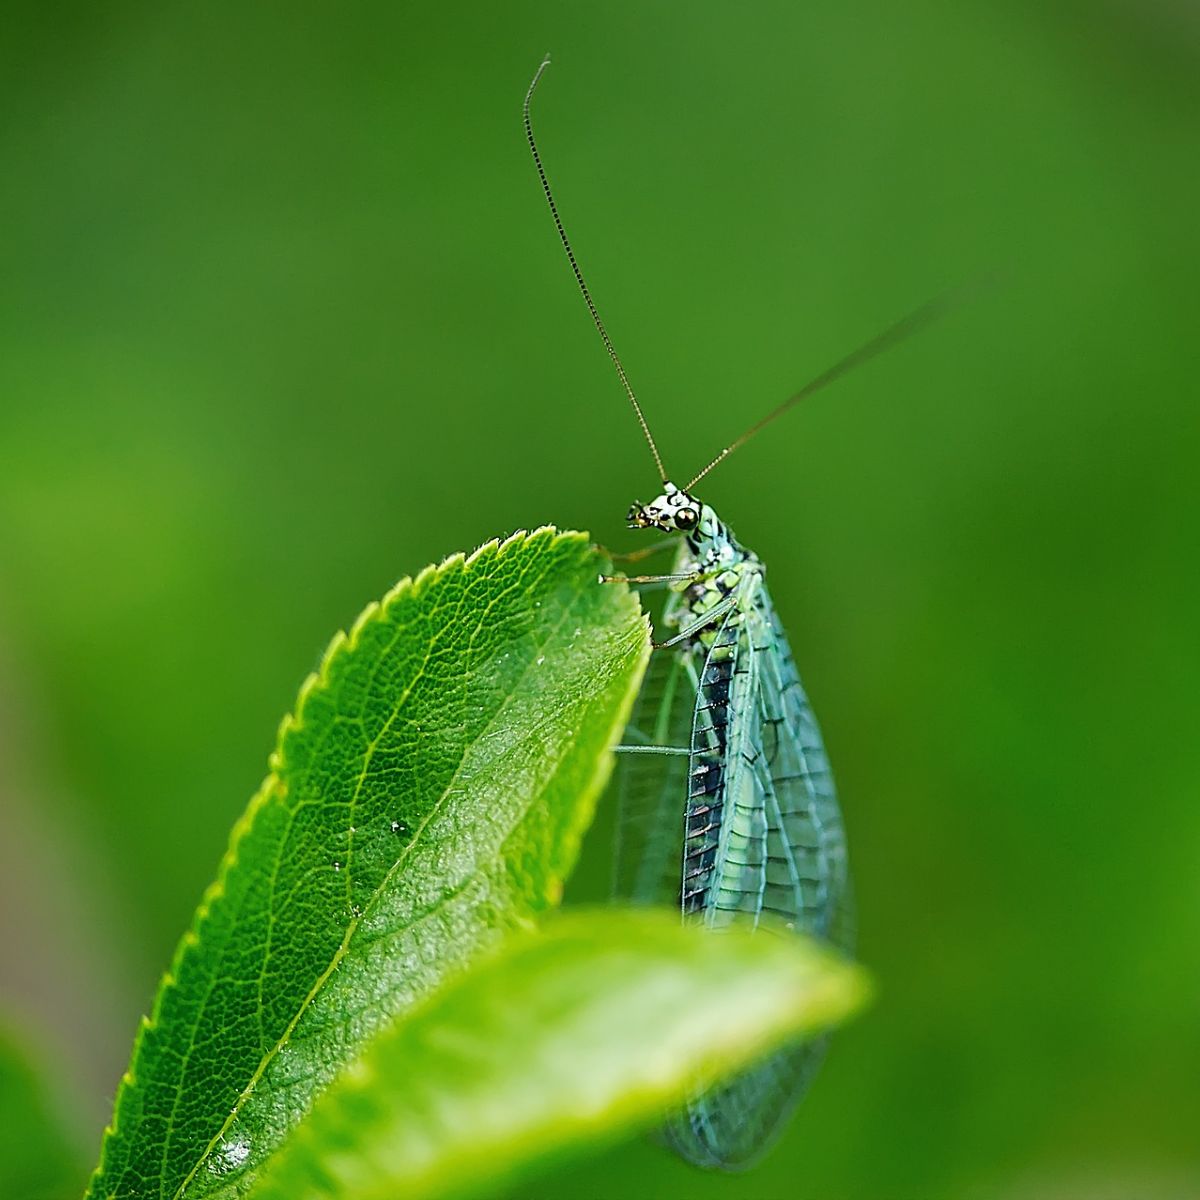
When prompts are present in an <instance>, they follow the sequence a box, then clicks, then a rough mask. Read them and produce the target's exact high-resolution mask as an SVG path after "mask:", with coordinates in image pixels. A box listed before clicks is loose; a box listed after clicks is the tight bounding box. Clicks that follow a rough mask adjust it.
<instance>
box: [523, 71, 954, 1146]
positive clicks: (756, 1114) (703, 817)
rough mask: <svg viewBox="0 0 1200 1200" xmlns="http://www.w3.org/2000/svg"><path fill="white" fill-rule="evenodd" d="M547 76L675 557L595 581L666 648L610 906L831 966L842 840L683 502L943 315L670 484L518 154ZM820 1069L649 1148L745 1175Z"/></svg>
mask: <svg viewBox="0 0 1200 1200" xmlns="http://www.w3.org/2000/svg"><path fill="white" fill-rule="evenodd" d="M549 61H550V60H549V57H547V58H546V59H545V60H544V61H543V62H542V64H541V66H539V67H538V70H537V73H536V74H535V75H534V78H533V81H532V83H531V84H530V85H529V90H528V92H527V93H526V96H525V104H524V122H525V135H526V138H527V139H528V142H529V148H530V150H531V152H532V154H533V160H534V164H535V166H536V167H537V172H538V177H539V179H540V180H541V184H542V188H543V191H544V192H545V196H546V200H547V202H548V203H549V206H550V212H551V215H552V216H553V218H554V224H555V227H556V228H557V230H558V235H559V238H560V239H561V241H562V245H563V248H564V249H565V251H566V254H567V258H568V260H569V262H570V264H571V269H572V271H573V272H574V275H575V280H576V283H577V284H578V285H579V289H580V291H581V292H582V294H583V298H584V301H585V302H586V304H587V307H588V311H589V312H590V314H591V317H592V320H593V322H594V323H595V326H596V329H597V330H598V332H599V334H600V337H601V339H602V340H603V342H604V347H605V349H606V350H607V352H608V355H609V357H610V358H611V359H612V363H613V366H614V367H615V368H616V371H617V375H618V377H619V378H620V381H621V384H622V386H623V388H624V390H625V393H626V395H627V396H628V399H629V402H630V404H631V405H632V406H633V410H634V413H635V414H636V416H637V420H638V423H639V424H640V425H641V429H642V433H643V435H644V436H645V439H646V442H647V443H648V445H649V447H650V452H651V455H652V456H653V458H654V464H655V467H656V468H657V470H658V474H659V478H660V479H661V480H662V492H661V494H660V495H659V496H658V497H657V498H656V499H654V500H652V501H651V502H650V503H648V504H641V503H636V502H635V503H634V504H633V506H632V507H631V508H630V510H629V514H628V521H629V525H630V527H631V528H634V529H650V530H657V531H659V532H661V533H664V534H666V535H668V536H669V537H670V539H671V542H672V544H676V545H677V550H676V557H675V562H674V566H673V568H672V570H671V571H670V572H669V573H667V574H663V575H626V576H621V577H616V576H614V577H605V581H608V580H609V579H616V578H622V579H624V580H626V581H628V582H631V583H635V584H642V585H649V586H653V585H661V586H665V587H667V588H668V599H667V601H666V605H665V608H664V611H663V614H662V617H661V620H660V629H661V628H662V627H665V629H666V631H667V633H668V636H666V637H665V638H664V639H663V640H662V641H659V642H657V643H656V644H655V649H656V651H657V653H656V654H655V655H653V656H652V659H651V665H650V667H649V669H648V671H647V675H646V681H645V684H644V685H643V688H642V691H641V693H640V695H639V697H638V701H637V704H636V706H635V711H634V714H633V717H632V720H631V723H630V727H629V729H628V731H627V734H626V737H627V739H628V740H629V742H630V744H629V745H624V746H620V747H618V750H619V751H621V752H623V755H624V765H623V768H622V775H623V779H622V788H621V796H620V815H619V821H618V848H617V863H616V892H617V894H618V896H620V897H621V898H623V899H626V900H630V901H633V902H635V903H646V904H654V903H671V904H677V905H678V906H679V907H680V909H681V911H682V913H683V915H684V917H685V919H688V920H692V921H696V922H700V923H702V924H703V925H705V926H707V927H708V928H710V929H714V930H715V929H720V928H721V927H722V926H725V925H728V924H729V923H730V922H732V921H733V920H748V921H751V922H753V923H754V924H756V925H757V924H758V923H759V922H760V921H762V920H763V918H764V916H769V917H771V918H773V919H774V923H776V924H780V923H781V924H783V925H785V926H787V927H790V928H793V929H795V930H797V931H800V932H803V933H807V934H812V935H814V936H816V937H819V938H822V939H824V940H826V941H828V942H829V943H831V944H832V945H834V946H836V947H838V948H839V949H841V950H845V951H848V950H850V949H851V947H852V945H853V940H854V933H853V925H854V922H853V917H852V904H851V891H850V879H849V870H848V865H847V856H846V839H845V834H844V831H843V827H842V818H841V813H840V811H839V809H838V803H837V795H836V792H835V790H834V783H833V776H832V774H831V773H830V768H829V762H828V759H827V758H826V754H825V748H824V743H823V742H822V739H821V733H820V730H819V728H818V726H817V722H816V719H815V718H814V716H813V712H812V709H811V708H810V706H809V702H808V699H807V697H806V696H805V694H804V689H803V687H802V686H801V683H800V676H799V673H798V672H797V670H796V665H795V661H794V660H793V657H792V652H791V649H790V647H789V645H788V640H787V636H786V634H785V633H784V631H783V627H782V625H781V624H780V620H779V616H778V614H777V612H776V610H775V606H774V604H773V603H772V600H771V595H770V592H769V591H768V589H767V584H766V572H765V568H764V566H763V563H762V561H761V560H760V559H759V558H758V556H757V555H755V554H754V553H753V551H751V550H748V549H747V548H746V547H744V546H743V545H742V544H741V543H740V542H739V541H738V540H737V539H736V538H735V537H734V535H733V533H732V532H731V531H730V529H729V527H728V526H727V525H726V524H725V523H724V522H723V521H722V520H721V518H720V517H719V516H718V515H717V513H716V512H715V511H714V510H713V508H712V507H711V506H710V505H708V504H705V503H704V502H703V501H702V500H700V499H699V498H698V497H697V496H696V495H695V493H694V491H693V489H694V488H695V486H696V485H697V484H698V483H699V482H700V481H701V480H702V479H704V477H705V476H706V475H708V473H709V472H710V471H712V470H713V468H714V467H716V466H717V465H718V464H719V463H721V462H723V461H724V460H725V459H726V458H728V457H729V455H730V454H732V453H733V452H734V451H736V450H737V449H739V448H740V447H741V446H742V445H744V444H745V443H746V442H747V441H749V439H750V438H752V437H753V436H754V435H755V434H757V433H758V432H759V431H760V430H761V429H763V428H764V427H765V426H766V425H768V424H770V423H771V422H772V421H774V420H775V419H776V418H778V417H779V416H781V415H782V414H783V413H784V412H786V411H787V410H788V409H790V408H791V407H792V406H793V405H795V404H797V403H798V402H799V401H800V400H802V399H804V398H805V397H806V396H810V395H812V393H814V392H816V391H818V390H820V389H821V388H823V387H826V386H827V385H828V384H830V383H832V382H833V381H834V380H835V379H837V378H839V377H840V376H842V375H844V374H845V373H846V372H847V371H849V370H851V369H852V368H853V367H855V366H857V365H858V364H860V363H862V362H865V361H867V360H868V359H870V358H872V357H874V356H875V355H877V354H879V353H881V352H882V351H884V350H886V349H888V348H889V347H891V346H893V345H895V344H896V343H898V342H899V341H901V340H902V339H904V338H906V337H908V336H910V335H911V334H912V333H914V332H915V331H916V330H917V329H918V328H920V327H922V326H923V325H925V324H926V323H928V322H929V321H930V320H932V319H933V318H934V317H935V316H936V315H938V313H939V312H940V311H941V310H942V309H943V308H944V307H945V303H946V302H945V300H944V299H941V300H937V301H934V302H932V303H930V304H928V305H926V306H924V308H922V309H918V310H917V311H916V312H914V313H913V314H911V315H910V316H908V317H906V318H904V319H903V320H902V321H899V322H897V323H896V324H895V325H893V326H891V327H890V328H889V329H887V330H885V331H884V332H883V333H881V334H880V335H878V336H877V337H876V338H874V339H872V340H871V341H870V342H867V343H866V344H865V345H863V346H862V347H860V348H859V349H858V350H856V351H854V352H853V353H852V354H850V355H848V356H847V357H846V358H844V359H842V360H841V361H840V362H838V363H837V364H835V365H834V366H833V367H831V368H830V369H829V370H827V371H825V372H824V373H823V374H822V375H819V376H817V377H816V378H815V379H813V380H812V381H811V382H810V383H808V384H807V385H806V386H805V387H804V388H802V389H801V390H800V391H799V392H797V393H796V394H795V395H794V396H791V397H790V398H789V399H787V400H785V401H784V402H783V403H782V404H781V405H779V406H778V407H777V408H776V409H774V410H773V411H772V412H770V413H768V414H767V416H766V417H764V418H763V419H762V420H760V421H759V422H758V423H757V424H755V425H753V426H751V427H750V428H749V429H748V430H747V431H746V432H745V433H743V434H742V435H741V436H740V437H739V438H737V439H736V440H734V441H733V442H731V443H730V444H729V445H727V446H726V447H725V448H724V449H723V450H721V452H720V453H719V454H717V455H716V457H715V458H713V459H712V460H711V461H710V462H709V463H708V465H707V466H706V467H704V469H703V470H702V471H700V472H699V473H698V474H697V475H696V476H695V477H694V478H692V479H691V480H690V482H688V483H687V484H686V485H684V486H682V487H681V486H677V485H676V484H674V483H672V482H670V481H669V480H668V478H667V473H666V471H665V470H664V468H663V463H662V458H661V456H660V455H659V452H658V447H657V445H656V444H655V441H654V437H653V435H652V434H651V432H650V427H649V425H648V424H647V421H646V417H645V415H644V413H643V411H642V407H641V404H640V403H639V401H638V399H637V396H636V395H635V394H634V391H633V388H632V387H631V385H630V383H629V379H628V377H627V375H626V373H625V369H624V367H623V366H622V364H621V360H620V359H619V358H618V357H617V353H616V350H615V349H614V348H613V344H612V342H611V340H610V339H609V336H608V332H607V331H606V329H605V327H604V323H603V322H602V321H601V319H600V315H599V313H598V311H597V309H596V305H595V303H594V302H593V300H592V296H591V292H590V291H589V290H588V287H587V284H586V283H585V282H584V278H583V273H582V271H581V270H580V267H579V263H578V261H577V259H576V257H575V253H574V251H573V250H572V248H571V243H570V242H569V241H568V239H567V234H566V230H565V229H564V227H563V223H562V219H561V217H560V216H559V211H558V206H557V204H556V202H555V199H554V196H553V194H552V192H551V190H550V183H549V180H548V178H547V176H546V172H545V169H544V167H543V165H542V159H541V155H540V154H539V152H538V147H537V143H536V141H535V140H534V136H533V126H532V123H531V120H530V115H529V110H530V102H531V101H532V99H533V94H534V91H535V90H536V88H537V85H538V83H539V81H540V80H541V77H542V74H543V72H544V71H545V70H546V67H547V66H548V65H549ZM627 557H630V558H633V557H640V555H631V556H627ZM730 1019H731V1020H736V1019H737V1014H730ZM824 1051H825V1039H823V1038H818V1039H814V1040H809V1041H805V1042H801V1043H798V1044H796V1045H793V1046H790V1047H787V1048H785V1049H783V1050H782V1051H780V1052H777V1053H776V1054H774V1055H773V1056H772V1057H770V1058H769V1059H767V1060H765V1061H763V1062H761V1063H760V1064H759V1065H758V1066H756V1067H754V1068H753V1069H751V1070H750V1071H748V1072H745V1073H743V1074H741V1075H738V1076H736V1077H735V1078H733V1079H731V1080H727V1081H726V1082H724V1083H722V1084H720V1085H718V1086H717V1087H715V1088H713V1089H711V1090H709V1091H707V1092H705V1093H703V1094H697V1095H695V1096H693V1097H692V1098H691V1099H690V1100H689V1101H688V1102H687V1103H686V1104H685V1105H684V1107H683V1109H682V1110H681V1111H679V1112H677V1113H674V1114H672V1115H671V1116H669V1117H668V1119H667V1122H666V1125H665V1127H664V1130H663V1135H664V1138H665V1140H666V1141H667V1143H668V1144H669V1145H670V1146H671V1147H672V1148H673V1149H674V1150H675V1151H676V1152H677V1153H679V1154H680V1155H681V1156H682V1157H683V1158H685V1159H687V1160H688V1161H690V1162H692V1163H695V1164H697V1165H699V1166H702V1167H710V1168H720V1169H725V1170H733V1169H737V1168H740V1167H743V1166H746V1165H748V1164H749V1163H750V1162H751V1161H752V1160H753V1159H754V1158H756V1157H757V1156H758V1155H759V1154H760V1153H761V1152H762V1151H763V1150H764V1149H765V1148H766V1146H767V1145H768V1144H769V1143H770V1142H771V1140H772V1139H773V1137H774V1136H775V1134H776V1133H777V1132H778V1130H779V1129H780V1127H781V1126H782V1125H783V1123H784V1122H785V1121H786V1119H787V1117H788V1115H789V1114H790V1113H791V1111H792V1109H793V1108H794V1107H795V1106H796V1104H797V1103H798V1102H799V1101H800V1099H801V1097H802V1096H803V1094H804V1092H805V1091H806V1089H807V1087H808V1084H809V1082H810V1081H811V1079H812V1077H813V1074H814V1073H815V1071H816V1069H817V1067H818V1066H819V1064H820V1061H821V1059H822V1057H823V1055H824Z"/></svg>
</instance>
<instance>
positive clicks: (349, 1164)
mask: <svg viewBox="0 0 1200 1200" xmlns="http://www.w3.org/2000/svg"><path fill="white" fill-rule="evenodd" d="M865 996H866V980H865V975H864V973H863V972H862V971H861V970H860V969H859V968H858V967H855V966H853V965H852V964H850V963H848V962H846V961H845V960H843V959H840V958H836V957H834V956H833V955H832V954H830V953H829V952H828V951H825V950H822V949H820V948H819V947H818V946H817V944H816V943H815V942H812V941H809V940H807V939H804V938H799V937H796V936H794V935H792V934H783V935H780V936H771V935H769V934H765V933H761V932H760V933H751V932H750V931H748V930H746V929H732V930H730V931H729V932H727V933H721V934H718V935H713V934H710V933H708V932H707V931H702V930H698V929H696V928H694V927H685V926H683V925H681V924H680V921H679V917H678V915H677V914H673V913H672V914H667V913H661V912H649V911H641V912H630V911H615V912H614V911H606V912H597V913H581V914H573V915H570V916H562V917H559V918H556V919H554V920H553V921H551V922H550V923H549V925H548V927H547V928H546V930H545V932H543V933H540V934H532V935H530V934H525V935H522V936H518V937H517V938H515V939H514V940H513V941H512V942H511V943H510V944H509V945H508V946H506V947H505V948H504V949H503V950H502V951H501V952H500V953H499V954H498V955H497V956H496V957H494V958H493V959H492V960H490V961H488V962H486V963H483V964H481V965H480V966H477V967H476V968H475V969H474V970H472V971H470V972H468V973H467V974H466V975H465V976H463V977H462V978H460V979H458V980H456V981H453V982H451V983H450V984H448V985H447V987H446V988H445V989H444V990H442V991H441V992H439V993H437V994H436V995H435V996H434V997H432V998H431V999H430V1001H429V1002H428V1003H427V1004H425V1005H423V1006H422V1007H421V1008H420V1009H419V1010H417V1011H415V1012H412V1013H410V1014H409V1015H408V1016H407V1017H406V1018H404V1019H402V1020H401V1021H400V1022H399V1023H397V1024H396V1025H394V1026H392V1027H391V1028H390V1029H387V1030H385V1031H384V1032H382V1033H381V1034H380V1035H379V1036H378V1037H377V1038H376V1039H375V1040H374V1041H373V1042H372V1043H371V1045H370V1046H369V1047H368V1049H367V1051H366V1053H365V1055H364V1056H363V1058H362V1059H360V1060H359V1061H358V1062H356V1063H355V1064H354V1065H353V1066H351V1067H350V1068H349V1069H348V1070H347V1071H346V1072H344V1073H343V1074H342V1076H341V1077H340V1078H339V1079H338V1080H337V1081H336V1082H335V1083H334V1084H333V1085H332V1086H331V1087H330V1088H329V1089H328V1090H327V1091H326V1092H325V1094H324V1095H323V1096H322V1097H321V1098H320V1099H319V1100H318V1101H317V1104H316V1107H315V1108H314V1109H313V1111H312V1113H311V1114H310V1115H309V1117H308V1118H307V1119H306V1120H305V1121H304V1122H303V1123H302V1124H301V1125H300V1126H298V1127H297V1128H296V1130H295V1131H294V1132H293V1134H292V1135H291V1136H290V1137H289V1138H288V1140H287V1141H286V1142H285V1143H284V1145H283V1147H282V1149H281V1150H280V1151H279V1153H278V1154H277V1155H276V1157H275V1158H274V1159H272V1160H271V1161H270V1162H269V1163H268V1164H267V1166H266V1168H265V1170H264V1173H263V1175H262V1176H261V1177H260V1179H259V1181H258V1182H257V1183H256V1185H255V1186H254V1187H253V1188H252V1189H251V1193H250V1195H251V1198H252V1200H394V1198H395V1197H398V1196H403V1197H405V1200H413V1198H418V1197H419V1198H425V1200H428V1198H431V1197H438V1196H444V1195H447V1194H458V1193H460V1192H462V1191H463V1190H470V1191H472V1192H477V1191H479V1190H492V1189H494V1188H496V1187H499V1186H501V1185H502V1184H503V1182H504V1180H505V1177H506V1176H507V1175H508V1174H510V1173H511V1172H512V1171H513V1170H515V1169H517V1168H519V1167H520V1166H522V1165H524V1164H526V1163H529V1162H531V1161H533V1160H534V1159H536V1158H538V1157H541V1156H543V1155H547V1154H551V1153H561V1152H562V1151H564V1150H566V1149H569V1148H571V1147H579V1146H581V1145H586V1144H588V1143H590V1142H595V1141H596V1140H598V1139H602V1138H604V1137H612V1136H614V1135H615V1134H616V1133H619V1132H620V1131H622V1130H625V1129H627V1128H629V1127H631V1126H636V1125H638V1124H639V1123H650V1122H653V1121H655V1120H657V1119H659V1118H661V1116H662V1113H663V1111H664V1110H665V1109H666V1108H667V1107H668V1106H670V1105H673V1104H674V1103H676V1102H678V1101H679V1100H681V1099H682V1098H683V1097H684V1096H685V1094H687V1093H688V1092H689V1091H690V1090H691V1089H693V1088H695V1087H696V1086H698V1085H705V1084H708V1083H711V1082H713V1081H714V1080H715V1079H716V1078H718V1077H719V1076H720V1075H721V1074H724V1073H727V1072H729V1071H731V1070H734V1069H736V1068H737V1067H740V1066H744V1065H745V1064H747V1063H748V1062H750V1061H751V1060H752V1059H754V1058H755V1057H757V1056H758V1055H761V1054H763V1053H764V1052H766V1051H768V1050H770V1049H772V1048H774V1047H775V1046H776V1045H777V1044H778V1043H779V1042H780V1041H782V1040H783V1039H785V1038H787V1037H791V1036H796V1035H802V1034H805V1033H810V1032H814V1031H816V1030H818V1029H824V1028H827V1027H829V1026H830V1025H832V1024H834V1023H836V1022H837V1021H840V1020H842V1019H843V1018H845V1017H846V1016H848V1015H849V1014H850V1013H851V1012H853V1011H854V1010H855V1009H856V1008H857V1007H858V1006H859V1005H860V1004H861V1003H862V1002H863V1000H864V999H865Z"/></svg>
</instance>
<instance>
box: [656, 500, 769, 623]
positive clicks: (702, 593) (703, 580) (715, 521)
mask: <svg viewBox="0 0 1200 1200" xmlns="http://www.w3.org/2000/svg"><path fill="white" fill-rule="evenodd" d="M677 569H678V571H679V573H680V574H688V575H697V576H699V578H697V579H695V580H694V581H692V582H689V583H686V584H682V585H681V586H680V589H679V591H680V596H679V603H678V605H675V606H672V607H673V608H674V609H675V612H674V614H673V620H672V623H673V624H678V625H681V626H687V625H690V624H693V623H695V622H696V621H697V620H699V619H700V618H701V617H703V616H704V615H705V614H707V613H709V612H711V611H712V610H713V609H714V608H716V607H717V606H718V605H720V604H723V603H724V602H725V601H727V600H728V599H729V598H730V597H731V596H733V595H734V594H735V593H736V592H738V591H739V590H740V589H742V588H743V587H744V585H745V583H746V581H747V579H748V577H750V576H751V575H761V574H762V570H763V567H762V563H761V562H760V560H759V558H758V556H757V555H756V554H755V553H754V552H753V551H751V550H747V549H746V548H745V547H744V546H742V545H741V544H740V543H739V542H738V540H737V539H736V538H735V537H734V536H733V534H732V533H731V532H730V531H729V527H728V526H727V525H726V524H725V523H724V522H723V521H722V520H721V519H720V517H718V516H717V514H716V512H715V511H714V510H713V508H712V507H711V506H710V505H708V504H705V505H702V506H701V509H700V521H699V523H698V524H697V526H696V528H695V529H694V530H693V531H692V532H691V533H689V534H688V535H687V538H686V540H685V542H684V546H683V548H682V551H681V555H680V562H679V566H678V568H677ZM730 615H731V618H732V619H733V620H734V622H735V623H736V622H737V621H738V620H739V618H740V614H739V613H738V611H737V610H736V609H735V610H734V612H732V613H731V614H730ZM716 629H717V627H716V626H709V627H706V628H704V629H702V630H700V631H699V632H698V633H697V636H696V638H695V642H696V643H698V644H701V645H708V644H709V643H711V641H712V639H713V636H714V635H715V633H716Z"/></svg>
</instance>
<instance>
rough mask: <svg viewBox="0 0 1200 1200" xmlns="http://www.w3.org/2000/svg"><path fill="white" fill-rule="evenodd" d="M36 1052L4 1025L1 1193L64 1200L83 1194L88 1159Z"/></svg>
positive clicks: (10, 1198) (19, 1199)
mask: <svg viewBox="0 0 1200 1200" xmlns="http://www.w3.org/2000/svg"><path fill="white" fill-rule="evenodd" d="M32 1057H33V1056H31V1055H30V1054H29V1053H28V1052H27V1050H26V1048H25V1047H24V1046H23V1044H22V1041H21V1039H19V1038H18V1037H17V1036H16V1035H15V1034H14V1033H13V1032H11V1031H10V1030H8V1029H6V1028H4V1027H2V1026H0V1196H3V1197H4V1200H65V1198H66V1197H68V1196H73V1195H78V1194H79V1193H78V1189H79V1187H80V1186H81V1185H82V1183H83V1180H84V1179H85V1178H86V1176H87V1162H86V1160H85V1159H83V1158H82V1156H81V1155H80V1153H79V1147H78V1145H76V1143H75V1139H74V1136H73V1135H72V1133H71V1132H70V1131H68V1129H67V1127H66V1124H65V1122H64V1120H63V1114H62V1113H61V1112H59V1111H58V1109H57V1106H56V1104H55V1101H54V1097H53V1096H52V1095H51V1094H50V1089H49V1085H48V1078H49V1076H50V1075H51V1072H49V1071H47V1070H45V1069H44V1067H41V1068H39V1067H37V1066H35V1065H34V1063H33V1061H32Z"/></svg>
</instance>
